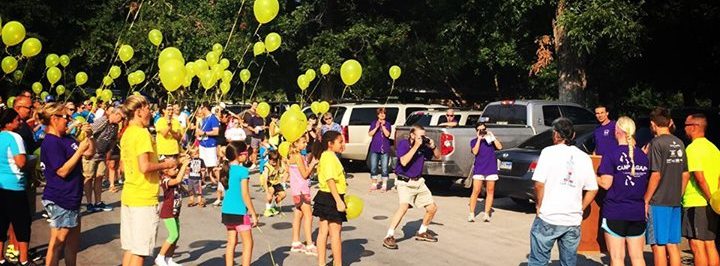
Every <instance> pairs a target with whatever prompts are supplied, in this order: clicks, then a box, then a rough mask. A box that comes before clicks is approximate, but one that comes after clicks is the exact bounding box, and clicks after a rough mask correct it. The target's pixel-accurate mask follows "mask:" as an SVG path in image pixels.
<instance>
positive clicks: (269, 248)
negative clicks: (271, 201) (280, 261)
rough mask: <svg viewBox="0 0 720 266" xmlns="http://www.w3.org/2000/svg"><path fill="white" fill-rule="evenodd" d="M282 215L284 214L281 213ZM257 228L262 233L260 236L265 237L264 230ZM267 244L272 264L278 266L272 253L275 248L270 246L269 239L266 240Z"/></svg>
mask: <svg viewBox="0 0 720 266" xmlns="http://www.w3.org/2000/svg"><path fill="white" fill-rule="evenodd" d="M280 214H282V213H280ZM255 228H256V229H257V230H258V231H259V232H260V234H262V235H263V236H265V232H263V230H262V229H260V227H259V226H257V225H256V226H255ZM265 242H266V243H267V247H268V254H270V262H272V266H276V265H277V264H276V263H275V257H274V256H273V252H272V251H273V248H272V246H271V245H270V241H267V239H266V240H265Z"/></svg>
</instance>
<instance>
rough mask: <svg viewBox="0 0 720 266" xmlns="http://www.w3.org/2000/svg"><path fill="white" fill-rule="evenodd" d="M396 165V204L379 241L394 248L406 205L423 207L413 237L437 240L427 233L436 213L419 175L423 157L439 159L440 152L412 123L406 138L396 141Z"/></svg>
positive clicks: (408, 206) (421, 129)
mask: <svg viewBox="0 0 720 266" xmlns="http://www.w3.org/2000/svg"><path fill="white" fill-rule="evenodd" d="M396 153H397V157H398V164H397V166H396V167H395V174H396V175H397V182H395V186H396V187H397V191H398V198H399V202H400V206H399V208H398V209H397V211H395V215H394V216H393V218H392V221H391V222H390V228H389V229H388V231H387V235H386V236H385V239H384V240H383V246H384V247H386V248H388V249H397V248H398V245H397V243H396V241H395V237H394V235H395V229H396V228H397V227H398V225H399V224H400V221H402V218H403V216H405V213H406V212H407V210H408V208H410V204H412V205H413V206H414V207H422V208H425V217H423V222H422V225H420V229H419V230H418V232H417V234H416V235H415V240H418V241H427V242H437V241H438V240H437V238H436V237H434V236H433V235H431V234H430V233H428V232H427V229H428V225H430V221H432V219H433V217H434V216H435V213H436V212H437V205H435V202H434V201H433V198H432V194H431V193H430V189H428V187H427V186H426V185H425V179H424V178H423V177H422V172H423V165H424V164H425V160H430V159H433V158H440V151H439V150H438V149H437V147H436V146H435V142H434V141H433V140H432V139H429V138H427V137H425V129H424V128H423V127H422V126H420V125H414V126H413V127H412V129H410V136H409V137H408V139H404V140H401V141H400V142H399V143H398V144H397V151H396Z"/></svg>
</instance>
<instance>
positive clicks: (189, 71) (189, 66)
mask: <svg viewBox="0 0 720 266" xmlns="http://www.w3.org/2000/svg"><path fill="white" fill-rule="evenodd" d="M195 74H196V71H195V62H187V63H185V75H186V76H190V78H192V77H194V76H195Z"/></svg>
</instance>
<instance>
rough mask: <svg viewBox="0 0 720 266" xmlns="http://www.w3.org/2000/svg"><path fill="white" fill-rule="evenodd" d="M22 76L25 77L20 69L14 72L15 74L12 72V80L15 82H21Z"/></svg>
mask: <svg viewBox="0 0 720 266" xmlns="http://www.w3.org/2000/svg"><path fill="white" fill-rule="evenodd" d="M23 75H25V73H24V72H22V70H20V69H18V70H15V72H13V79H15V81H18V82H19V81H21V80H22V78H23Z"/></svg>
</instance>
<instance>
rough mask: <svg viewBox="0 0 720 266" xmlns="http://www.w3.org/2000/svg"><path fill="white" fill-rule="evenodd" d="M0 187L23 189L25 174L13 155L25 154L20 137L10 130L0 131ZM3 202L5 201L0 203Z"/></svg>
mask: <svg viewBox="0 0 720 266" xmlns="http://www.w3.org/2000/svg"><path fill="white" fill-rule="evenodd" d="M0 152H2V153H4V155H3V156H2V158H0V189H4V190H13V191H24V190H25V175H24V174H23V173H22V171H20V168H19V167H18V166H17V165H16V164H15V156H18V155H20V154H25V145H24V144H23V140H22V137H20V135H19V134H18V133H15V132H12V131H3V132H0ZM0 204H5V203H0Z"/></svg>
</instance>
